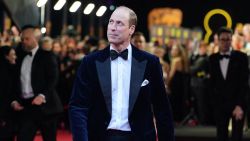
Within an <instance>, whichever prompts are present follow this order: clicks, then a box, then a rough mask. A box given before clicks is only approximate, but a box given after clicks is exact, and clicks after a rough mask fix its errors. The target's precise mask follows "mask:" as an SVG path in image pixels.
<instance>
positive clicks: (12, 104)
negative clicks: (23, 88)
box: [11, 101, 24, 111]
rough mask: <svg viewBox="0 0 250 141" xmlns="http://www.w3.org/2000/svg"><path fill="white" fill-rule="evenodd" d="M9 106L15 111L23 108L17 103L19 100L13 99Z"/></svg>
mask: <svg viewBox="0 0 250 141" xmlns="http://www.w3.org/2000/svg"><path fill="white" fill-rule="evenodd" d="M11 106H12V108H13V109H14V110H15V111H21V110H23V108H24V107H23V106H22V105H21V104H20V103H19V102H17V101H13V102H12V103H11Z"/></svg>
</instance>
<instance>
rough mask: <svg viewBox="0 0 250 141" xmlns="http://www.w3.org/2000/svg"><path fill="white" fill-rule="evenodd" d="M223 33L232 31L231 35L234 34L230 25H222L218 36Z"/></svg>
mask: <svg viewBox="0 0 250 141" xmlns="http://www.w3.org/2000/svg"><path fill="white" fill-rule="evenodd" d="M221 33H230V34H231V35H233V30H232V29H231V28H228V27H224V26H223V27H220V28H219V30H218V32H217V34H218V36H220V34H221Z"/></svg>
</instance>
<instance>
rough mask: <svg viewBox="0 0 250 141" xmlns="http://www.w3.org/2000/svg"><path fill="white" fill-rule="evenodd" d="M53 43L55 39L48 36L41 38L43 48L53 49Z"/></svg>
mask: <svg viewBox="0 0 250 141" xmlns="http://www.w3.org/2000/svg"><path fill="white" fill-rule="evenodd" d="M52 44H53V39H51V38H50V37H48V36H46V37H43V38H42V40H41V47H42V49H43V50H46V51H51V50H52Z"/></svg>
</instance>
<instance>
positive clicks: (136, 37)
mask: <svg viewBox="0 0 250 141" xmlns="http://www.w3.org/2000/svg"><path fill="white" fill-rule="evenodd" d="M131 43H132V44H133V45H134V46H135V47H137V48H139V49H141V50H145V46H146V39H145V37H144V35H143V33H142V32H135V33H134V34H133V36H132V40H131Z"/></svg>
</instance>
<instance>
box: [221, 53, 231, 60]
mask: <svg viewBox="0 0 250 141" xmlns="http://www.w3.org/2000/svg"><path fill="white" fill-rule="evenodd" d="M223 58H225V59H229V58H230V55H226V54H224V55H222V54H220V59H223Z"/></svg>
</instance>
